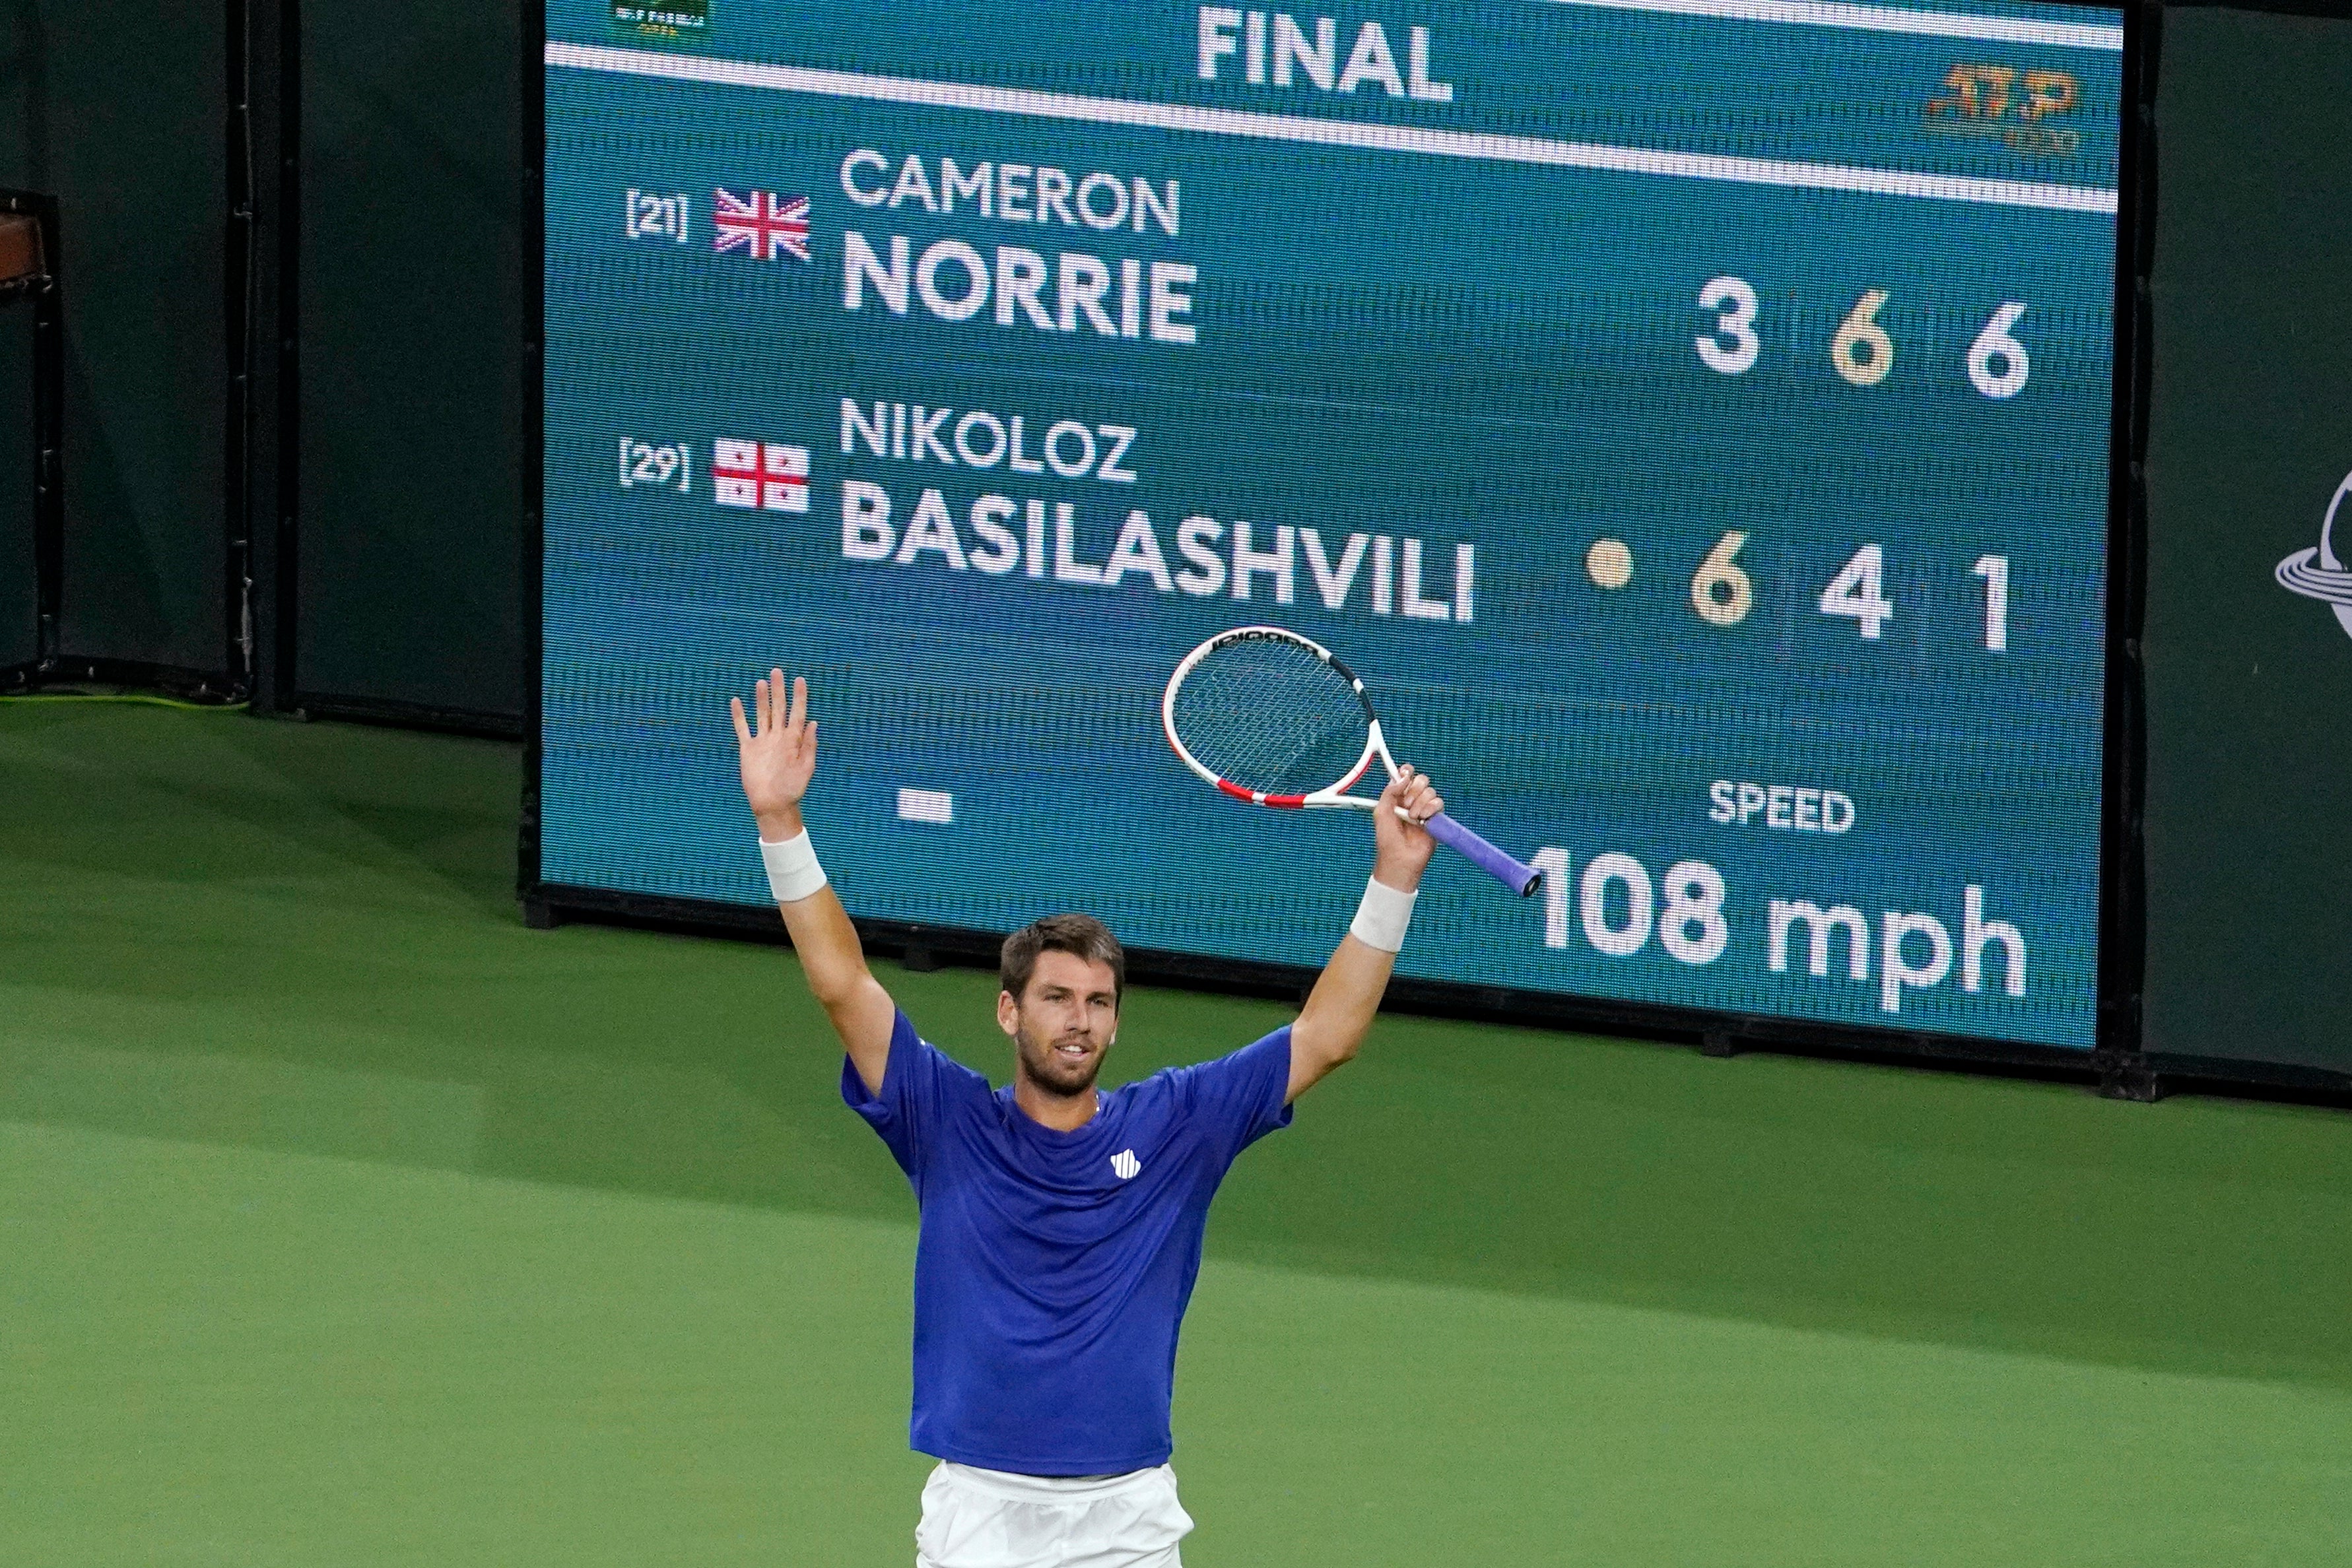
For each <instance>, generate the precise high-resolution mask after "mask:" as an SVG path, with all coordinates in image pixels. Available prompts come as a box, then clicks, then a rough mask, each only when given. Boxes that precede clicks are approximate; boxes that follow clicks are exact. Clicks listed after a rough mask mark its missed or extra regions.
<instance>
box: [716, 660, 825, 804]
mask: <svg viewBox="0 0 2352 1568" xmlns="http://www.w3.org/2000/svg"><path fill="white" fill-rule="evenodd" d="M727 706H728V710H729V712H730V713H731V714H733V715H734V717H735V742H736V746H737V748H738V750H739V752H740V756H739V758H738V760H739V762H740V765H741V768H742V774H743V799H744V800H746V801H747V802H749V803H750V805H751V814H752V815H753V816H754V817H757V818H758V819H759V821H760V836H761V838H763V839H766V840H768V841H771V842H779V841H782V840H785V839H789V838H793V837H795V836H797V835H798V834H799V832H800V831H801V800H802V798H803V797H804V796H805V795H807V794H808V789H809V780H810V779H812V778H814V776H815V774H816V721H815V720H814V719H812V718H811V717H809V716H808V677H807V676H805V675H795V676H793V689H792V697H791V699H790V701H789V702H787V700H786V699H785V696H784V672H783V671H782V670H771V671H769V672H768V678H767V679H766V680H764V681H761V682H760V683H759V684H758V685H756V686H755V687H754V688H753V694H752V701H751V708H752V716H751V720H749V721H748V722H747V721H746V720H745V718H744V716H743V699H742V698H741V697H730V699H728V705H727Z"/></svg>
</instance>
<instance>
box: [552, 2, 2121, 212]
mask: <svg viewBox="0 0 2352 1568" xmlns="http://www.w3.org/2000/svg"><path fill="white" fill-rule="evenodd" d="M547 63H548V64H549V65H551V66H570V67H573V68H577V69H581V70H590V71H608V72H614V73H617V74H619V75H624V76H645V77H662V78H668V79H670V80H673V81H698V82H710V83H715V84H719V85H723V86H728V87H748V88H761V89H767V90H769V91H772V92H797V93H809V94H813V95H815V96H818V97H823V98H855V99H871V100H874V101H876V102H881V103H909V104H920V105H922V106H924V107H926V108H932V109H969V110H981V111H982V112H984V113H992V114H1020V115H1027V116H1031V117H1033V118H1036V119H1042V120H1086V121H1090V122H1092V123H1094V124H1097V125H1135V126H1144V127H1148V128H1150V129H1153V130H1160V131H1194V132H1199V133H1202V134H1206V135H1211V136H1245V137H1252V138H1255V139H1258V140H1261V141H1302V142H1309V143H1314V144H1318V145H1321V146H1326V147H1355V148H1360V149H1363V150H1365V151H1368V152H1421V153H1427V154H1430V155H1432V156H1435V157H1441V158H1466V159H1475V160H1481V161H1485V162H1496V163H1536V164H1547V165H1550V166H1552V167H1555V168H1569V169H1604V170H1612V171H1614V172H1620V173H1627V174H1660V175H1666V176H1669V177H1672V178H1677V179H1685V180H1727V181H1732V182H1735V183H1740V184H1748V185H1787V186H1793V187H1797V188H1801V189H1810V190H1819V191H1853V192H1859V193H1864V194H1868V195H1881V196H1912V197H1917V198H1921V199H1925V200H1928V201H1941V202H1976V203H1983V204H1990V205H1994V206H2008V207H2048V208H2053V209H2055V210H2057V211H2061V212H2075V213H2110V214H2111V213H2113V212H2115V210H2116V193H2115V192H2114V191H2112V190H2105V189H2101V188H2098V187H2095V186H2089V185H2049V184H2039V183H2033V182H2031V181H2025V180H1979V179H1973V178H1969V177H1968V176H1964V175H1958V174H1920V173H1913V172H1907V171H1904V170H1899V169H1858V168H1853V167H1851V166H1849V165H1845V164H1840V163H1799V162H1787V161H1784V160H1780V159H1773V158H1726V157H1720V156H1717V155H1716V154H1714V153H1706V152H1664V151H1661V150H1658V149H1654V148H1642V147H1609V146H1603V145H1601V144H1600V143H1597V142H1591V141H1547V140H1544V139H1542V138H1540V137H1534V136H1501V135H1495V134H1491V133H1488V132H1486V131H1433V130H1428V129H1425V128H1423V127H1419V126H1410V125H1375V124H1370V123H1368V122H1364V121H1360V120H1310V119H1307V117H1305V116H1302V115H1295V114H1259V113H1254V112H1251V111H1248V110H1237V109H1202V108H1197V107H1193V106H1191V105H1186V104H1175V103H1139V102H1136V101H1134V100H1132V99H1118V98H1087V97H1083V96H1081V95H1079V94H1076V93H1066V92H1034V91H1031V90H1028V89H1023V88H1003V87H980V86H975V85H973V84H971V83H968V82H944V81H919V80H915V79H913V78H906V77H884V76H866V75H861V74H858V73H856V72H851V71H825V70H813V69H810V68H806V67H802V66H765V65H754V64H752V63H751V62H750V61H748V60H720V59H709V58H705V57H700V56H696V55H665V54H652V53H647V52H646V51H643V50H638V49H613V48H604V47H597V46H594V45H589V44H559V43H550V44H549V45H548V46H547Z"/></svg>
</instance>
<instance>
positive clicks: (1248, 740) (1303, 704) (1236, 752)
mask: <svg viewBox="0 0 2352 1568" xmlns="http://www.w3.org/2000/svg"><path fill="white" fill-rule="evenodd" d="M1160 728H1161V730H1162V732H1163V733H1165V734H1166V735H1167V737H1168V745H1169V747H1170V748H1171V749H1172V750H1173V751H1174V752H1175V753H1176V755H1177V757H1178V758H1181V760H1182V761H1183V764H1184V766H1185V767H1187V768H1191V769H1192V771H1193V772H1195V773H1197V774H1199V775H1200V776H1201V777H1202V778H1203V779H1207V780H1208V781H1209V782H1210V783H1211V784H1213V785H1215V786H1216V787H1217V789H1220V790H1222V791H1223V793H1225V794H1227V795H1231V796H1233V797H1234V799H1235V800H1247V801H1250V802H1251V803H1252V804H1254V805H1259V806H1273V807H1276V808H1277V809H1279V810H1328V809H1333V808H1339V807H1352V808H1354V809H1355V810H1363V811H1369V810H1373V809H1374V808H1375V807H1377V806H1379V804H1380V802H1379V801H1378V800H1367V799H1365V798H1364V797H1363V796H1361V795H1350V794H1349V793H1348V791H1349V789H1351V788H1352V787H1353V786H1354V785H1355V782H1356V780H1358V779H1361V778H1362V777H1363V776H1364V774H1365V773H1366V771H1368V770H1369V769H1370V768H1371V766H1372V763H1373V762H1374V761H1375V760H1378V761H1379V762H1380V764H1381V766H1382V767H1383V768H1387V769H1388V776H1389V778H1391V779H1394V778H1395V777H1396V776H1397V772H1398V768H1397V763H1396V758H1393V757H1391V756H1390V755H1389V746H1388V741H1387V739H1386V737H1383V736H1382V735H1381V719H1380V716H1379V715H1378V714H1376V713H1374V712H1373V711H1372V699H1371V698H1370V697H1368V696H1366V695H1364V683H1363V682H1361V681H1360V680H1358V679H1357V678H1356V674H1355V672H1354V671H1352V670H1350V669H1349V668H1348V666H1347V665H1345V664H1341V663H1340V662H1339V660H1338V659H1336V658H1334V657H1332V656H1331V650H1329V649H1328V648H1326V647H1324V646H1323V645H1322V644H1321V643H1315V642H1310V641H1309V640H1307V638H1305V637H1302V636H1300V635H1299V634H1298V633H1297V632H1286V631H1285V630H1283V629H1282V628H1281V627H1279V626H1236V627H1234V629H1233V630H1232V631H1230V632H1218V633H1217V634H1216V635H1215V636H1213V637H1212V638H1210V639H1209V640H1208V641H1207V642H1205V643H1202V644H1201V645H1200V646H1199V647H1197V648H1195V649H1193V650H1192V652H1191V653H1187V654H1185V655H1184V657H1183V660H1182V662H1181V663H1180V664H1177V666H1176V673H1175V674H1172V675H1171V676H1169V677H1168V691H1167V695H1164V696H1162V697H1161V698H1160ZM1422 826H1423V827H1424V828H1427V829H1428V830H1429V832H1430V836H1431V837H1432V838H1434V839H1435V840H1436V841H1438V842H1439V843H1441V844H1444V845H1445V846H1446V847H1448V848H1449V849H1454V850H1458V851H1460V852H1462V853H1463V854H1465V855H1467V856H1468V857H1469V858H1470V859H1471V861H1472V862H1475V864H1476V865H1477V866H1478V868H1479V869H1480V870H1482V871H1484V872H1486V873H1487V874H1489V875H1491V876H1493V877H1494V878H1495V879H1496V881H1498V882H1500V883H1502V884H1503V885H1504V886H1506V887H1507V888H1509V889H1511V891H1513V892H1514V893H1517V894H1518V895H1519V896H1520V897H1522V898H1524V897H1526V896H1527V895H1528V894H1531V893H1533V892H1534V891H1535V890H1536V888H1537V886H1538V884H1540V883H1542V881H1543V873H1541V872H1539V871H1538V870H1537V869H1536V868H1535V867H1533V866H1531V865H1528V864H1527V863H1526V862H1522V861H1518V860H1515V859H1513V858H1512V857H1511V856H1510V855H1509V854H1507V853H1506V852H1504V851H1502V850H1499V849H1496V847H1495V846H1494V845H1493V844H1490V843H1488V842H1487V841H1486V840H1485V839H1482V838H1480V837H1479V836H1478V835H1477V834H1476V833H1475V832H1473V831H1470V830H1469V829H1468V828H1465V827H1464V826H1463V825H1462V824H1461V823H1460V822H1457V821H1454V819H1453V818H1452V817H1451V816H1449V815H1447V814H1446V813H1445V812H1444V811H1440V812H1439V813H1438V814H1437V815H1436V816H1434V817H1432V818H1430V819H1429V821H1426V822H1423V824H1422Z"/></svg>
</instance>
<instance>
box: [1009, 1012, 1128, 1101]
mask: <svg viewBox="0 0 2352 1568" xmlns="http://www.w3.org/2000/svg"><path fill="white" fill-rule="evenodd" d="M1013 1039H1014V1041H1015V1043H1016V1044H1018V1046H1019V1047H1020V1051H1021V1063H1022V1066H1023V1067H1024V1068H1025V1069H1026V1070H1027V1071H1028V1074H1029V1078H1030V1080H1031V1081H1032V1082H1034V1083H1035V1084H1036V1085H1037V1087H1039V1088H1040V1089H1043V1090H1045V1092H1047V1093H1049V1094H1053V1095H1057V1096H1059V1097H1060V1098H1062V1099H1065V1100H1075V1099H1076V1098H1077V1097H1078V1096H1079V1095H1081V1094H1083V1093H1085V1092H1087V1090H1089V1089H1091V1088H1093V1087H1094V1082H1095V1079H1096V1078H1097V1076H1099V1075H1100V1074H1101V1072H1102V1064H1103V1057H1104V1055H1105V1054H1106V1052H1105V1051H1095V1052H1093V1053H1092V1054H1090V1055H1089V1056H1087V1058H1086V1059H1085V1061H1077V1062H1073V1061H1070V1060H1069V1059H1068V1058H1066V1057H1065V1056H1063V1055H1062V1054H1061V1053H1060V1052H1058V1051H1055V1049H1054V1042H1053V1041H1052V1040H1040V1039H1038V1038H1036V1037H1035V1036H1034V1035H1032V1034H1031V1033H1030V1032H1029V1026H1028V1025H1027V1024H1025V1023H1024V1024H1021V1025H1019V1026H1017V1029H1016V1031H1015V1033H1014V1035H1013Z"/></svg>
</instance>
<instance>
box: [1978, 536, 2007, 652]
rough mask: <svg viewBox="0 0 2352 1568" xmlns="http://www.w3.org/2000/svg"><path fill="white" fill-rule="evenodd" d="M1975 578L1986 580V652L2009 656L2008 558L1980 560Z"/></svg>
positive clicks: (1985, 558)
mask: <svg viewBox="0 0 2352 1568" xmlns="http://www.w3.org/2000/svg"><path fill="white" fill-rule="evenodd" d="M1974 575H1975V576H1978V577H1981V578H1983V579H1984V585H1985V650H1986V652H1988V653H2008V652H2009V558H2008V557H2007V556H2005V555H1988V556H1979V557H1978V558H1977V564H1976V567H1975V570H1974Z"/></svg>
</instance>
